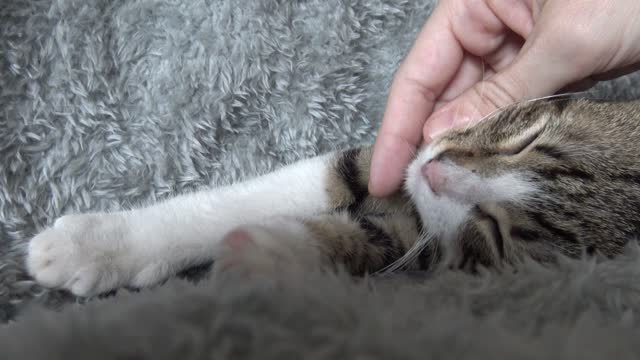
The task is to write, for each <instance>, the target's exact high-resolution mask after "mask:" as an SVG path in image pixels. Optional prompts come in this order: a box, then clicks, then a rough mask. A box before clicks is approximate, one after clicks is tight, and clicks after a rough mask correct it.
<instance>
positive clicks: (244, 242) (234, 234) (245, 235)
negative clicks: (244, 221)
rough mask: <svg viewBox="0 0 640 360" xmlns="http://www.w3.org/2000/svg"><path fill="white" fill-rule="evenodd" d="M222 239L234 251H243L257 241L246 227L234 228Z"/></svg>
mask: <svg viewBox="0 0 640 360" xmlns="http://www.w3.org/2000/svg"><path fill="white" fill-rule="evenodd" d="M222 241H223V242H224V243H225V244H226V245H227V246H228V247H229V248H231V250H233V251H242V250H243V249H245V248H246V247H247V246H249V245H251V244H254V243H255V242H254V240H253V237H252V236H251V234H249V232H248V231H247V230H245V229H236V230H232V231H231V232H229V233H228V234H227V235H226V236H225V237H224V240H222Z"/></svg>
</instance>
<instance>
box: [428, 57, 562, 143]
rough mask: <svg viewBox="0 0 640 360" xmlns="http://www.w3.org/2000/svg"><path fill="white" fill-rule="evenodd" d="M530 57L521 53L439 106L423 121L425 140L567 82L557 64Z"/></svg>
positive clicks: (544, 93)
mask: <svg viewBox="0 0 640 360" xmlns="http://www.w3.org/2000/svg"><path fill="white" fill-rule="evenodd" d="M534 60H536V59H535V58H534V57H532V56H522V57H520V58H519V59H516V61H515V62H513V63H512V64H511V65H509V66H507V67H505V68H504V69H502V71H500V72H497V73H495V74H494V75H492V76H491V77H489V78H487V79H485V80H483V81H481V82H478V83H477V84H475V85H474V86H473V87H471V88H469V89H467V90H466V91H464V92H463V93H462V94H460V95H459V96H458V97H456V98H455V99H454V100H452V101H451V102H449V103H448V104H446V105H444V106H442V107H441V108H440V109H439V110H438V111H436V112H435V113H434V114H433V115H431V117H430V118H429V119H428V120H427V122H426V124H425V127H424V131H423V135H424V139H425V141H426V142H427V143H429V142H431V141H433V139H435V138H436V137H437V136H438V135H440V134H442V133H443V132H445V131H446V130H448V129H451V128H459V127H463V126H465V125H467V124H470V123H474V122H477V121H480V120H481V119H483V118H484V117H486V116H487V115H489V114H491V113H493V112H495V111H496V110H499V109H501V108H503V107H505V106H507V105H510V104H513V103H515V102H518V101H522V100H526V99H532V98H536V97H541V96H546V95H550V94H553V93H554V92H555V91H557V90H559V89H560V88H562V87H563V86H564V85H565V84H568V83H569V82H571V79H569V78H567V72H565V73H564V74H563V73H562V69H558V67H559V66H557V63H555V64H554V63H550V64H545V63H544V62H539V61H534Z"/></svg>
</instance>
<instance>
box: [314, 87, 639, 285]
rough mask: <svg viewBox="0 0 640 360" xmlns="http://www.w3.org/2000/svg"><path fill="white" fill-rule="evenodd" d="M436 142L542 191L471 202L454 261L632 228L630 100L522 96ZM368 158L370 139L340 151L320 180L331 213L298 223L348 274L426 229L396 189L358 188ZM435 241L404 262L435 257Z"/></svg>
mask: <svg viewBox="0 0 640 360" xmlns="http://www.w3.org/2000/svg"><path fill="white" fill-rule="evenodd" d="M531 129H534V130H536V129H538V130H539V131H531ZM437 141H438V144H439V146H442V147H443V148H444V151H443V152H442V153H441V154H440V156H439V159H447V160H449V161H453V162H455V163H456V164H458V165H461V166H464V167H465V168H467V169H469V170H472V171H474V172H476V173H477V174H479V175H481V176H486V177H489V176H495V175H500V174H505V173H509V172H513V171H518V172H522V171H524V172H526V173H527V174H529V176H530V177H531V178H532V179H533V180H534V183H535V184H536V185H537V187H538V188H539V189H540V190H542V191H541V192H540V193H539V194H538V195H537V196H535V197H534V198H532V199H530V200H528V201H526V202H524V203H518V204H516V203H509V202H497V203H486V204H480V205H479V206H477V207H476V209H477V211H474V212H473V214H472V216H471V218H470V220H469V221H468V222H467V223H466V224H465V225H464V227H463V229H462V230H461V235H460V236H459V239H458V242H457V245H456V246H458V247H459V249H461V254H462V257H460V258H458V259H456V260H455V264H454V265H455V266H458V267H460V268H464V269H469V270H473V269H475V268H476V266H477V265H484V266H497V265H500V264H503V263H517V262H518V261H521V260H522V259H523V258H524V257H531V258H533V259H535V260H538V261H553V260H554V255H555V254H558V253H562V254H564V255H567V256H572V257H576V256H580V255H582V254H583V253H585V252H586V253H589V254H590V253H593V252H595V251H597V252H600V253H602V254H604V255H606V256H613V255H615V254H617V253H618V252H619V251H620V250H621V248H622V247H623V246H624V245H625V244H626V243H627V242H628V241H632V240H635V237H636V235H637V234H638V232H639V230H640V213H639V212H638V209H640V144H639V143H640V102H637V101H634V102H598V101H591V100H569V99H552V100H539V101H532V102H527V103H523V104H519V105H514V106H511V107H509V108H507V109H505V110H502V111H500V112H499V113H497V114H496V115H494V116H491V117H489V118H488V119H486V120H484V121H482V122H481V123H479V124H477V125H475V126H473V127H470V128H468V129H465V130H460V131H453V132H450V133H448V134H446V135H445V136H444V137H443V138H441V139H439V140H437ZM370 158H371V150H370V149H369V148H362V149H352V150H348V151H344V152H342V153H339V154H338V155H337V156H336V157H335V159H334V162H333V164H332V170H331V171H330V175H329V177H330V178H329V179H328V181H327V183H328V184H329V185H328V187H327V189H326V190H327V192H328V194H330V198H331V202H332V204H333V206H332V207H333V208H334V209H335V212H333V213H330V214H326V215H323V216H320V217H317V218H312V219H307V220H305V221H304V222H303V223H304V224H305V226H306V227H307V229H308V230H309V231H310V233H311V234H313V237H314V238H315V239H316V241H317V242H318V248H319V249H320V250H321V252H322V254H323V256H324V257H325V258H326V259H327V260H328V261H329V262H330V263H339V264H342V265H344V266H346V267H347V268H348V269H349V270H350V271H352V272H353V273H356V274H362V273H366V272H375V271H377V270H380V269H382V268H384V267H385V266H388V265H390V264H392V263H393V262H394V261H397V260H398V259H399V258H400V257H401V256H402V255H403V254H404V253H405V252H406V251H407V250H408V249H409V248H411V246H413V245H414V243H415V242H416V239H418V238H419V235H420V233H421V232H422V231H423V230H424V231H427V232H428V229H422V224H421V223H420V218H419V216H418V214H417V212H416V211H415V210H414V207H413V206H412V204H411V202H410V200H409V198H408V196H407V195H405V194H404V193H402V192H400V193H398V194H396V195H394V196H391V197H389V198H386V199H377V198H374V197H372V196H370V195H369V193H368V191H367V183H368V174H369V163H370ZM435 244H436V245H433V246H429V247H427V248H425V249H423V251H422V253H421V254H420V256H419V257H417V258H416V260H415V261H413V262H411V263H409V264H408V265H407V266H408V267H409V268H413V269H415V268H425V267H428V266H429V265H430V264H432V263H433V262H434V261H435V260H438V259H440V258H441V256H439V255H440V254H439V249H440V248H439V247H438V246H437V241H436V243H435Z"/></svg>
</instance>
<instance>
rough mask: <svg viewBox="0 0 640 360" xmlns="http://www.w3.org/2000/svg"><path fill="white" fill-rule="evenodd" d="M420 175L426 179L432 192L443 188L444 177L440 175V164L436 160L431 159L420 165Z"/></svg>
mask: <svg viewBox="0 0 640 360" xmlns="http://www.w3.org/2000/svg"><path fill="white" fill-rule="evenodd" d="M421 171H422V176H424V178H425V180H427V184H429V187H430V188H431V191H433V193H434V194H438V193H440V192H441V191H442V190H443V187H444V184H445V182H446V179H445V177H444V176H442V164H441V163H440V162H439V161H437V160H431V161H429V162H428V163H426V164H424V165H422V169H421Z"/></svg>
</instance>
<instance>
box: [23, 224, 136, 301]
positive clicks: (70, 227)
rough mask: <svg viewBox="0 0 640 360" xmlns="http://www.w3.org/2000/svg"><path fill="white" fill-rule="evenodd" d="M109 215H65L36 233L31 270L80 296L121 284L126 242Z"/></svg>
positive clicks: (41, 279) (30, 256) (46, 282)
mask: <svg viewBox="0 0 640 360" xmlns="http://www.w3.org/2000/svg"><path fill="white" fill-rule="evenodd" d="M107 216H108V215H72V216H65V217H62V218H61V219H59V220H58V221H56V223H55V224H54V226H53V227H51V228H49V229H46V230H45V231H43V232H41V233H40V234H38V235H36V236H35V237H34V238H33V239H32V240H31V242H30V243H29V248H28V253H27V257H26V266H27V270H28V272H29V273H30V274H31V275H32V276H33V277H34V278H35V280H36V281H37V282H38V283H40V284H42V285H43V286H46V287H52V288H64V289H67V290H69V291H71V292H72V293H73V294H75V295H79V296H88V295H94V294H98V293H101V292H104V291H108V290H111V289H112V288H114V287H116V286H118V285H119V284H120V283H121V282H122V274H121V272H122V271H121V269H119V268H118V264H116V260H117V258H118V256H119V254H120V253H121V252H122V250H123V248H124V246H123V244H124V243H123V241H122V239H121V237H120V236H119V235H120V234H118V232H117V231H114V229H113V228H114V226H113V224H112V222H113V219H108V220H107V219H105V218H106V217H107ZM116 228H117V227H116Z"/></svg>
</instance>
